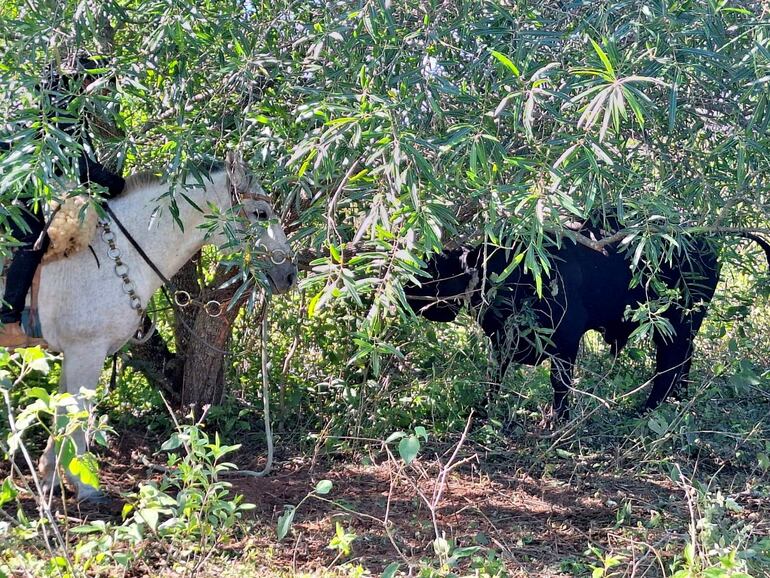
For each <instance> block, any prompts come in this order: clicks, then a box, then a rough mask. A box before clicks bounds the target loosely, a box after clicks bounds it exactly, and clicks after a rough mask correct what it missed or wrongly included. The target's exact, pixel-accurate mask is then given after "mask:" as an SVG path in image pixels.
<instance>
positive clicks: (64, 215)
mask: <svg viewBox="0 0 770 578" xmlns="http://www.w3.org/2000/svg"><path fill="white" fill-rule="evenodd" d="M88 200H89V199H88V197H86V196H74V197H68V198H67V199H66V200H65V201H64V202H63V203H62V204H58V203H56V204H54V206H53V208H52V214H53V217H52V218H51V221H50V223H49V225H48V231H47V232H48V238H49V239H50V244H49V245H48V250H47V251H46V253H45V255H44V256H43V263H51V262H53V261H58V260H59V259H64V258H66V257H71V256H72V255H75V254H76V253H79V252H80V251H82V250H83V249H85V248H86V247H88V246H89V245H90V244H91V241H93V238H94V235H95V233H96V225H97V221H98V217H97V215H96V211H94V209H93V208H92V207H91V206H90V205H89V202H88Z"/></svg>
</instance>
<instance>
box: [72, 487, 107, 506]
mask: <svg viewBox="0 0 770 578" xmlns="http://www.w3.org/2000/svg"><path fill="white" fill-rule="evenodd" d="M111 501H112V499H111V498H110V496H109V495H108V494H106V493H104V492H102V491H101V490H94V489H92V488H89V490H88V491H85V490H81V491H80V492H78V504H90V505H94V506H101V505H106V504H109V503H110V502H111Z"/></svg>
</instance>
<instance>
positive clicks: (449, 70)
mask: <svg viewBox="0 0 770 578" xmlns="http://www.w3.org/2000/svg"><path fill="white" fill-rule="evenodd" d="M50 8H51V7H50V6H48V5H46V4H45V3H39V4H38V5H34V6H30V5H28V4H27V3H24V2H20V1H15V0H12V1H11V2H6V3H5V4H4V6H3V8H1V9H0V13H1V14H2V16H3V20H2V28H3V30H2V32H3V33H2V35H1V37H2V40H0V43H2V47H3V51H2V72H0V74H2V77H3V78H2V81H3V82H2V87H3V88H2V90H3V98H2V103H3V104H2V105H0V106H2V109H3V112H4V115H5V116H6V118H7V119H8V122H9V123H11V125H12V126H14V127H18V126H34V130H33V129H29V130H27V132H24V131H21V132H19V131H16V132H15V134H16V137H15V138H17V139H18V140H21V141H23V142H26V143H29V145H30V146H29V147H28V148H27V149H25V150H24V154H22V155H20V156H17V157H14V158H12V159H8V158H5V159H4V160H3V161H2V163H3V165H2V169H3V177H2V185H1V188H0V194H2V195H3V200H4V205H5V203H6V201H7V200H8V199H9V198H10V196H12V195H13V194H14V193H13V192H14V191H15V190H17V189H18V188H19V187H22V186H34V187H35V190H36V191H37V194H39V195H40V196H41V197H48V196H51V195H53V194H54V192H53V191H54V189H52V187H51V183H59V182H61V179H56V178H54V176H53V175H51V174H50V166H51V165H50V159H51V158H53V157H59V158H71V157H72V156H74V152H75V151H76V149H77V148H78V147H77V144H76V143H73V142H71V141H70V140H68V139H61V138H60V135H56V134H54V133H53V132H52V131H51V129H50V124H48V123H46V122H45V121H43V122H41V121H40V120H39V118H38V117H39V113H38V112H37V111H36V108H35V106H36V105H35V102H36V100H35V95H36V88H35V86H36V83H37V79H38V76H39V72H40V70H41V69H43V68H44V67H45V66H46V65H49V64H52V63H53V64H58V62H59V61H60V60H64V59H65V56H66V55H67V54H69V53H71V52H72V51H73V50H76V49H78V48H86V49H89V50H92V51H98V50H105V47H107V50H109V51H111V54H110V55H109V56H110V66H109V68H110V70H111V71H113V73H114V76H115V78H116V80H117V87H118V94H119V97H120V98H119V100H120V103H121V115H120V116H119V117H118V118H119V120H120V122H119V126H120V127H121V128H122V129H123V131H124V132H125V138H122V139H121V140H120V142H107V141H104V140H101V141H98V142H97V148H98V150H99V152H100V154H109V151H113V152H114V154H115V155H116V156H117V158H118V159H119V160H120V162H121V163H123V165H124V166H125V167H126V168H127V169H131V170H133V169H138V168H145V167H152V166H158V165H164V166H166V167H168V168H169V171H170V173H171V174H172V176H175V177H177V178H178V177H179V176H180V175H181V174H183V173H184V171H185V169H186V168H187V166H188V165H189V163H191V162H192V161H194V160H195V159H196V158H197V157H199V156H200V155H201V154H202V153H220V154H221V152H222V151H223V150H224V149H226V148H227V147H233V146H236V145H237V146H239V147H241V148H243V149H245V150H246V151H247V158H251V159H252V167H253V168H254V169H255V170H256V171H258V172H259V173H260V174H262V175H263V181H264V183H265V184H266V188H267V189H269V190H271V191H272V193H273V195H274V198H275V200H276V203H277V205H278V206H280V207H282V208H283V211H284V216H285V220H286V223H287V225H288V226H290V227H291V228H292V230H293V232H294V242H295V244H296V246H297V248H298V249H300V250H301V252H302V257H303V260H304V263H305V264H306V265H307V267H308V268H312V271H311V273H310V275H309V276H308V278H307V279H306V280H305V282H304V287H305V289H306V290H307V291H308V292H309V295H310V297H309V303H308V309H309V311H310V314H313V312H315V311H318V310H320V309H321V308H322V307H324V306H325V305H326V304H328V303H329V302H330V301H331V300H339V299H342V300H345V301H347V302H349V303H351V304H352V305H354V306H356V307H360V308H362V310H363V311H365V312H364V313H362V315H361V322H360V326H359V332H358V334H357V335H356V340H357V341H356V342H357V343H358V344H359V345H360V348H361V349H360V353H361V355H362V356H364V357H368V358H370V359H372V360H376V359H377V358H379V356H382V355H388V354H389V353H391V352H392V351H393V348H392V346H391V345H389V344H388V343H387V339H388V337H387V335H388V333H387V332H388V328H389V326H390V325H391V323H392V321H393V319H394V318H395V317H394V315H393V314H392V311H393V309H394V307H395V308H396V309H398V308H399V306H400V305H401V304H402V303H403V299H402V293H401V289H400V287H401V284H402V283H403V281H404V280H405V279H409V278H414V277H415V276H416V275H417V270H418V268H419V265H420V259H421V257H422V256H423V255H424V254H426V253H431V252H435V251H438V250H440V249H441V248H442V247H443V246H445V244H446V243H448V242H455V243H456V242H466V241H468V242H472V241H478V240H480V239H481V238H482V237H487V238H489V239H491V240H492V241H493V242H497V243H502V244H506V245H510V246H512V247H513V249H514V250H515V251H516V252H517V253H518V254H519V255H520V259H521V266H525V267H528V268H529V269H532V270H534V271H535V272H537V273H542V274H547V273H548V270H549V269H548V267H549V265H548V261H547V257H546V255H545V252H544V251H543V245H544V244H546V243H559V242H565V241H563V238H564V237H565V236H566V237H574V234H573V233H571V231H570V229H569V226H568V225H569V222H570V221H574V220H580V219H583V218H585V216H586V215H587V214H589V213H591V212H593V211H597V210H604V209H605V208H608V207H609V208H611V209H612V210H613V211H615V212H617V214H618V215H619V216H620V217H621V221H622V222H623V223H624V224H625V230H624V231H623V233H622V237H623V243H624V244H625V246H626V247H627V250H628V251H632V252H633V254H634V255H635V257H640V256H642V255H644V256H645V257H646V261H647V262H650V263H656V262H659V261H660V260H661V259H666V258H670V256H671V255H672V253H673V252H674V251H682V250H684V251H686V250H687V245H688V243H687V240H688V237H689V235H691V234H696V233H699V232H703V231H731V230H735V229H745V230H760V231H764V230H765V227H766V222H767V218H768V209H769V205H768V203H769V200H768V188H767V180H766V175H767V174H768V160H769V158H768V136H767V128H768V123H769V122H770V107H768V80H769V79H770V73H769V72H768V71H769V70H770V63H769V58H770V52H768V27H767V25H766V20H767V14H766V10H767V9H766V7H764V6H763V4H762V3H760V2H742V3H739V4H729V5H728V4H727V3H725V2H721V1H709V2H691V1H684V2H666V1H663V2H652V3H646V4H639V5H637V4H634V3H630V4H622V3H621V4H617V3H603V2H600V3H590V4H566V3H554V2H547V1H544V0H537V1H535V0H532V1H513V2H506V3H500V2H490V1H482V2H478V1H476V0H454V1H449V2H441V3H439V2H429V3H425V2H417V1H416V0H401V1H396V2H391V1H386V0H374V1H371V2H362V3H357V4H349V3H336V4H334V3H325V2H318V3H307V2H299V1H296V2H289V1H278V2H250V1H246V2H239V1H235V0H219V1H214V0H210V1H207V2H192V1H190V2H179V1H177V0H173V1H172V0H152V1H142V2H139V1H136V0H133V1H130V0H113V1H109V2H100V3H94V2H87V1H85V0H83V1H75V0H69V1H67V2H63V3H60V9H58V10H51V9H50ZM102 105H109V101H105V100H103V97H101V96H98V95H97V94H96V93H92V94H89V95H87V96H86V97H85V98H81V99H79V100H78V101H77V103H76V105H75V106H77V107H78V108H79V110H91V109H93V108H98V107H100V106H102ZM107 108H109V107H107ZM38 130H41V131H43V133H44V134H45V135H46V136H47V138H45V139H43V140H41V139H39V138H38V134H39V133H38ZM10 132H14V131H10ZM62 140H63V141H64V146H61V147H60V144H61V141H62ZM33 144H34V146H32V145H33ZM66 176H67V175H65V177H66ZM179 202H184V201H183V199H182V197H181V192H180V193H179ZM565 225H566V226H565ZM514 241H515V242H514ZM725 242H727V239H725ZM636 261H638V259H636ZM646 314H647V315H648V316H649V317H650V319H651V321H654V319H653V317H654V312H653V311H651V310H650V311H647V312H646ZM196 323H197V320H196ZM206 330H207V329H202V331H206Z"/></svg>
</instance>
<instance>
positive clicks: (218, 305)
mask: <svg viewBox="0 0 770 578" xmlns="http://www.w3.org/2000/svg"><path fill="white" fill-rule="evenodd" d="M174 303H175V304H176V306H177V307H179V308H181V309H184V308H185V307H188V306H190V305H195V306H197V307H200V308H201V309H203V311H205V312H206V315H208V316H209V317H214V318H216V317H219V316H220V315H222V313H224V311H225V307H227V304H228V303H227V302H226V303H222V302H221V301H217V300H216V299H211V300H210V301H206V302H203V301H199V300H198V299H193V297H192V295H190V292H189V291H184V290H183V289H177V290H176V291H174Z"/></svg>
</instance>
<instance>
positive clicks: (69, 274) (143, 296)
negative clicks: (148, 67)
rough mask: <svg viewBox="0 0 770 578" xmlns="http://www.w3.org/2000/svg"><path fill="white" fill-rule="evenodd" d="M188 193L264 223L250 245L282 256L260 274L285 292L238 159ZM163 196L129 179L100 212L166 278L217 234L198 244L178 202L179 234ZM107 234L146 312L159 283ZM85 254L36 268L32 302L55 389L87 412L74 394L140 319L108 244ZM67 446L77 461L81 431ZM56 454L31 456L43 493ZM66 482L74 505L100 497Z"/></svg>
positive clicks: (286, 278) (271, 241)
mask: <svg viewBox="0 0 770 578" xmlns="http://www.w3.org/2000/svg"><path fill="white" fill-rule="evenodd" d="M188 186H189V187H190V188H187V189H186V190H185V195H186V196H187V197H188V198H189V199H190V200H191V201H192V202H193V203H195V205H197V207H202V208H205V207H208V206H209V205H210V204H213V205H215V206H216V207H217V208H218V209H220V210H221V211H222V212H226V211H229V210H231V209H232V210H233V211H238V212H239V213H241V214H242V215H244V216H246V217H247V218H248V219H249V221H251V222H257V221H264V232H263V234H262V236H261V239H260V240H259V242H260V244H261V245H264V248H265V250H266V253H267V254H268V255H271V256H272V255H283V259H280V258H279V259H275V258H274V259H273V260H272V261H269V262H267V263H266V267H267V269H266V271H265V272H266V275H267V277H268V280H269V282H270V284H271V286H272V290H273V291H274V292H276V293H283V292H286V291H288V290H289V289H290V288H291V287H292V286H293V284H294V282H295V280H296V276H297V269H296V266H295V265H294V264H293V262H292V261H291V258H290V257H291V250H290V247H289V244H288V241H287V239H286V235H285V234H284V232H283V230H282V229H281V227H280V226H279V225H278V224H277V222H276V221H275V220H274V219H273V211H272V208H271V206H270V204H269V202H268V200H267V197H265V195H264V192H263V191H262V189H261V187H260V186H259V185H258V184H257V183H255V182H252V180H251V179H250V178H249V177H247V174H246V171H245V170H244V167H243V165H242V163H241V162H240V160H237V159H234V158H231V157H228V161H227V162H226V163H225V168H224V169H223V170H213V171H212V172H211V173H209V175H208V177H207V178H204V179H203V183H202V184H200V183H197V184H195V183H190V184H188ZM168 190H169V185H168V184H164V183H163V182H162V181H161V180H159V179H157V178H152V177H147V176H139V175H138V176H133V177H129V178H128V179H127V181H126V188H125V191H124V192H123V194H122V195H121V196H119V197H118V198H116V199H113V200H111V201H109V205H110V208H111V209H112V211H113V213H114V215H115V216H116V217H117V218H118V219H119V221H120V222H121V223H122V225H123V226H124V227H125V230H126V231H128V233H129V234H130V235H131V236H132V237H133V238H134V239H135V240H136V242H137V244H138V245H139V246H140V247H141V248H142V249H143V250H144V252H145V253H146V255H147V256H148V257H149V259H150V260H151V261H152V262H153V263H154V264H155V265H156V266H157V267H158V268H159V269H160V272H161V273H162V274H163V275H164V276H165V277H166V278H171V277H172V276H173V275H174V274H175V273H176V272H177V271H179V269H181V267H182V266H183V265H184V264H185V263H186V262H187V261H188V260H189V259H190V258H191V257H192V256H193V255H194V254H195V253H196V252H197V251H198V250H199V249H200V248H201V247H202V246H203V245H204V244H206V243H212V244H214V243H216V244H223V243H224V234H223V233H221V232H219V233H215V234H213V235H211V236H210V237H208V238H207V236H206V231H205V230H204V229H203V228H201V225H203V224H204V222H205V220H206V215H205V214H204V213H203V212H201V211H200V210H199V209H198V208H196V207H194V206H193V205H192V204H191V203H188V202H186V201H184V200H182V199H180V201H179V202H178V209H179V214H178V218H179V221H180V222H181V223H182V224H183V226H184V228H180V227H179V226H178V225H177V224H176V223H174V221H173V217H172V215H171V212H170V210H169V207H168V205H169V202H170V201H169V198H168V197H164V196H163V195H164V193H167V192H168ZM159 207H160V209H161V211H160V212H158V208H159ZM158 215H160V216H159V217H158ZM109 226H110V229H111V230H112V233H113V234H114V243H115V245H116V246H117V248H118V250H119V251H120V254H121V256H120V259H121V261H122V262H123V263H124V264H125V266H126V267H127V269H128V277H129V279H130V281H131V282H133V284H134V286H135V295H136V297H137V298H138V300H139V302H140V303H141V305H142V306H143V307H146V306H147V303H148V301H149V299H150V297H151V296H152V294H153V293H155V291H156V290H157V289H158V288H160V286H161V285H162V280H161V278H160V277H159V275H158V274H157V273H156V272H155V271H153V270H152V269H151V267H150V266H149V265H148V263H147V262H146V261H145V259H144V258H143V257H142V256H141V255H140V254H139V252H138V251H137V249H136V248H135V247H134V246H133V245H132V244H131V242H130V241H129V240H128V239H127V237H126V236H125V235H124V234H123V232H122V231H121V229H120V228H119V227H118V226H116V223H115V222H111V223H110V224H109ZM92 247H93V251H94V252H93V253H92V252H91V251H88V250H85V251H81V252H79V253H77V254H75V255H73V256H71V257H69V258H66V259H61V260H59V261H53V262H50V263H46V264H44V265H43V266H42V271H41V277H40V291H39V294H38V314H39V318H40V322H41V326H42V328H43V337H44V338H45V340H46V341H47V342H48V344H49V345H50V347H51V348H52V349H53V350H56V351H61V352H62V354H63V357H64V360H63V362H62V370H61V379H60V381H59V389H60V391H62V392H69V393H70V394H72V395H73V396H74V397H75V399H76V400H77V404H78V409H80V410H83V409H85V410H87V411H90V402H89V401H88V400H87V399H86V398H84V397H83V396H81V395H80V392H81V389H82V390H94V389H95V388H96V386H97V383H98V381H99V377H100V375H101V373H102V370H103V368H104V360H105V358H106V357H107V356H108V355H110V354H112V353H114V352H116V351H117V350H118V349H120V348H121V347H122V346H123V345H124V344H125V343H126V342H128V340H129V339H131V337H132V336H133V335H134V334H135V333H136V332H137V330H138V328H139V324H140V321H141V320H140V315H138V314H137V311H136V310H135V309H133V308H132V306H131V302H130V301H131V300H130V299H129V296H128V295H127V294H126V292H125V291H124V287H123V284H124V283H123V280H121V278H120V277H118V275H117V274H116V273H120V272H123V271H116V267H115V263H114V262H113V260H111V258H110V255H109V254H108V252H109V247H108V244H107V243H106V242H104V241H103V240H102V239H100V238H99V236H98V235H97V236H96V237H95V238H94V242H93V243H92ZM113 256H114V253H113ZM275 263H278V264H275ZM73 441H74V443H75V446H76V448H77V453H78V455H81V454H82V453H83V452H85V451H86V449H87V436H86V433H85V432H83V431H78V432H77V433H76V434H75V435H74V440H73ZM56 453H57V448H56V445H55V444H54V442H53V439H50V440H49V441H48V446H47V447H46V449H45V452H44V453H43V455H42V456H41V458H40V473H41V475H42V479H43V485H44V487H46V488H48V489H49V490H50V489H51V488H55V487H56V485H57V484H58V478H57V459H56V458H57V456H56ZM67 476H68V477H69V478H70V481H71V482H72V484H73V485H74V486H75V487H76V488H77V492H78V498H79V499H80V500H96V499H100V498H101V497H102V494H101V492H100V491H99V490H98V489H96V488H94V487H92V486H89V485H87V484H84V483H83V482H82V481H81V480H80V479H79V478H78V477H77V476H73V475H71V473H70V472H67Z"/></svg>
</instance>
